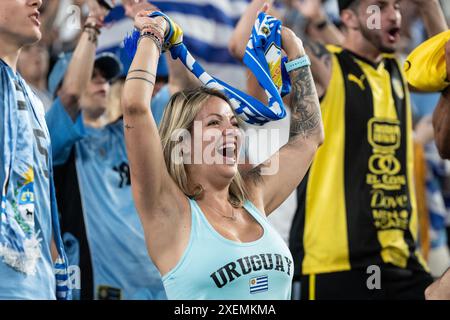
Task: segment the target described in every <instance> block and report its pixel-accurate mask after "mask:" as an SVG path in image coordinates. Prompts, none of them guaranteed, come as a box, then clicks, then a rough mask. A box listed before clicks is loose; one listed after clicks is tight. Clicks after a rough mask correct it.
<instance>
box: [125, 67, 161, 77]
mask: <svg viewBox="0 0 450 320" xmlns="http://www.w3.org/2000/svg"><path fill="white" fill-rule="evenodd" d="M134 72H142V73H145V74H148V75H150V76H152V77H154V78H156V75H154V74H153V73H151V72H149V71H147V70H144V69H134V70H130V71H128V74H131V73H134Z"/></svg>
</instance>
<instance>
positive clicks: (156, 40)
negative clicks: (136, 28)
mask: <svg viewBox="0 0 450 320" xmlns="http://www.w3.org/2000/svg"><path fill="white" fill-rule="evenodd" d="M142 38H150V39H152V40H153V42H154V43H155V44H156V47H158V51H159V54H161V52H162V42H161V39H160V38H159V37H158V36H156V35H155V34H154V33H153V32H150V31H143V32H141V36H140V37H139V40H138V46H139V42H141V40H142Z"/></svg>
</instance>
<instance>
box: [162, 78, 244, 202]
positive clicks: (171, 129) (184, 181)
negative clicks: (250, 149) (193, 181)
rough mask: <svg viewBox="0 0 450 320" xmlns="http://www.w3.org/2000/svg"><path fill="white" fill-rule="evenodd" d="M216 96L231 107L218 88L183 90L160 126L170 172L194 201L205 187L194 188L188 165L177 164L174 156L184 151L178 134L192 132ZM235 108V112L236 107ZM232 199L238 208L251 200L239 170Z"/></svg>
mask: <svg viewBox="0 0 450 320" xmlns="http://www.w3.org/2000/svg"><path fill="white" fill-rule="evenodd" d="M212 96H214V97H218V98H220V99H223V100H224V101H226V102H227V103H228V104H229V105H230V107H231V104H230V101H229V100H228V98H227V97H226V96H225V95H223V94H222V93H221V92H220V91H217V90H214V89H209V88H206V87H199V88H196V89H193V90H186V91H181V92H178V93H176V94H174V95H173V96H172V98H171V99H170V101H169V103H168V104H167V106H166V108H165V111H164V115H163V118H162V121H161V124H160V127H159V135H160V137H161V143H162V148H163V154H164V160H165V162H166V166H167V170H168V171H169V174H170V176H171V177H172V179H173V180H174V181H175V183H176V184H177V185H178V187H179V188H180V189H181V190H182V191H183V193H184V194H185V195H186V196H188V197H190V198H194V199H195V198H198V197H199V196H200V195H201V194H202V192H203V187H202V186H201V185H197V186H190V185H189V181H188V177H187V173H186V168H185V164H184V163H183V162H182V161H181V162H180V161H174V159H173V155H174V154H177V153H178V154H179V152H178V151H179V150H181V147H180V146H181V143H182V139H174V133H176V132H177V131H179V130H188V131H191V130H192V128H193V125H194V119H195V117H196V116H197V114H198V113H199V112H200V110H201V109H202V107H203V105H204V103H205V102H206V101H207V100H208V99H209V98H211V97H212ZM231 109H232V110H233V108H231ZM233 112H234V111H233ZM192 188H194V191H191V190H192ZM228 199H229V201H230V203H231V204H232V205H233V206H234V207H242V206H243V205H244V201H245V200H246V199H247V192H246V190H245V186H244V183H243V179H242V177H241V175H240V173H239V171H238V172H237V173H236V175H235V176H234V178H233V179H232V181H231V184H230V187H229V190H228Z"/></svg>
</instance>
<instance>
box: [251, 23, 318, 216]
mask: <svg viewBox="0 0 450 320" xmlns="http://www.w3.org/2000/svg"><path fill="white" fill-rule="evenodd" d="M282 39H283V49H284V50H285V51H286V53H287V55H288V59H289V60H290V61H292V60H294V59H297V58H299V57H301V56H303V55H305V51H304V49H303V45H302V42H301V40H300V39H299V38H297V37H296V36H295V34H294V33H293V32H292V31H291V30H289V29H287V28H283V31H282ZM289 75H290V77H291V82H292V92H291V102H290V108H291V126H290V136H289V142H288V143H287V144H286V145H285V146H283V147H282V148H281V149H280V150H279V151H278V152H277V153H275V154H274V155H273V156H272V157H270V158H269V160H267V161H266V162H264V163H263V164H261V165H259V166H257V167H256V168H254V169H252V170H250V171H249V172H248V173H246V174H245V176H244V179H245V182H246V185H247V187H248V189H249V193H250V195H251V198H252V200H253V201H254V202H255V203H256V204H257V205H260V206H261V207H263V208H264V210H265V212H266V214H267V215H269V214H270V213H271V212H272V211H273V210H275V209H276V208H277V207H278V206H280V204H281V203H282V202H283V201H284V200H285V199H286V198H287V197H288V196H289V195H290V194H291V193H292V191H293V190H294V189H295V188H296V187H297V186H298V184H299V183H300V182H301V180H302V179H303V177H304V176H305V174H306V172H307V171H308V168H309V166H310V164H311V162H312V160H313V158H314V155H315V153H316V151H317V149H318V147H319V146H320V145H321V144H322V142H323V139H324V132H323V124H322V116H321V112H320V104H319V99H318V97H317V92H316V89H315V86H314V80H313V76H312V73H311V69H310V68H309V67H301V68H299V69H295V70H293V71H291V72H290V74H289ZM271 171H272V172H271ZM267 173H270V174H267Z"/></svg>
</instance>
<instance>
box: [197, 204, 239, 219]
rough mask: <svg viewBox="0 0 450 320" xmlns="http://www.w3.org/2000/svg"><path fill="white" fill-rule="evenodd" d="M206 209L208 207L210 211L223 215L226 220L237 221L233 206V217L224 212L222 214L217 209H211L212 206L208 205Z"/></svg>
mask: <svg viewBox="0 0 450 320" xmlns="http://www.w3.org/2000/svg"><path fill="white" fill-rule="evenodd" d="M204 205H205V204H204ZM206 207H208V208H210V209H213V210H214V211H215V212H217V213H218V214H219V215H221V216H222V217H224V218H226V219H229V220H233V221H235V220H236V212H235V211H234V207H233V206H231V216H227V215H224V214H223V213H222V212H220V211H219V210H217V209H216V208H214V207H211V206H209V205H206Z"/></svg>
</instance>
